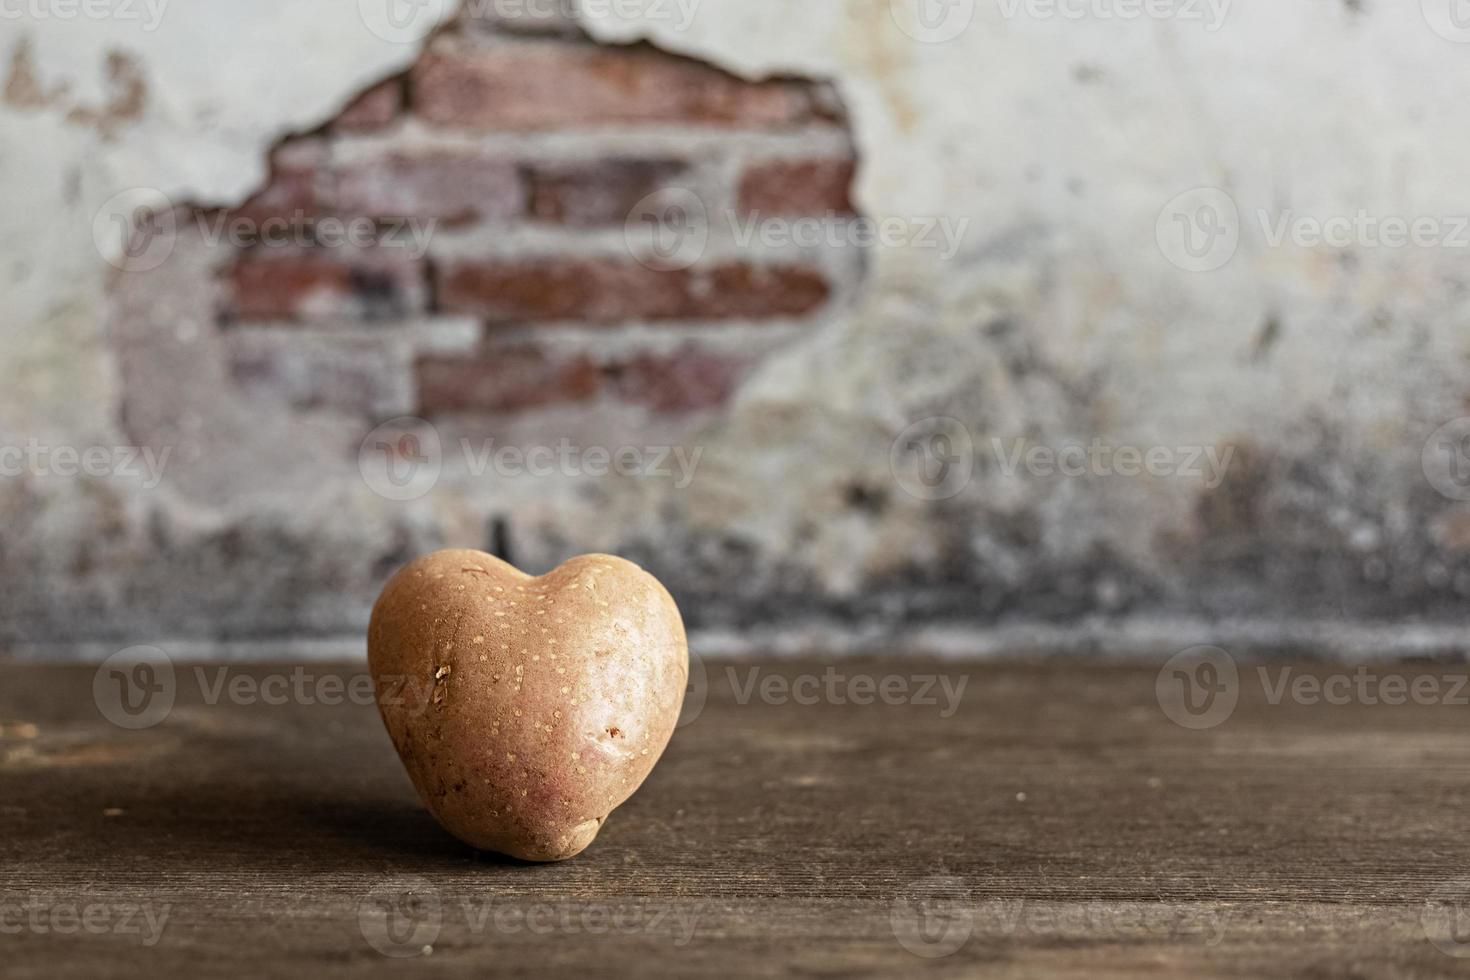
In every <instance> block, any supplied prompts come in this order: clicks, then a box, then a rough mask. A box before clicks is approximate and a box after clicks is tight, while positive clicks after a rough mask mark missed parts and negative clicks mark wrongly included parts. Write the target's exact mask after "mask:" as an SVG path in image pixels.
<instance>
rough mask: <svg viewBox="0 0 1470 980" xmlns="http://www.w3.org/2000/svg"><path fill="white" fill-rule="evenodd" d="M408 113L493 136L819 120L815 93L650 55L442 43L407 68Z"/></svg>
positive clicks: (541, 44) (647, 51) (645, 50)
mask: <svg viewBox="0 0 1470 980" xmlns="http://www.w3.org/2000/svg"><path fill="white" fill-rule="evenodd" d="M411 79H412V93H413V94H412V97H413V101H414V108H415V111H417V112H418V114H419V115H421V116H422V117H423V118H424V119H427V120H429V121H430V122H434V123H440V124H446V125H453V126H481V127H489V128H493V129H518V130H538V129H555V128H558V127H568V126H612V125H628V124H636V123H692V124H705V125H715V126H746V127H760V128H782V127H790V126H794V125H800V124H803V123H807V122H811V121H813V120H816V119H821V118H826V117H827V115H828V110H827V108H826V107H825V105H824V104H823V100H822V99H821V98H820V97H819V96H818V94H817V93H816V91H815V87H814V86H812V85H810V84H807V83H802V82H793V81H769V82H754V83H753V82H746V81H743V80H741V79H739V78H736V77H735V76H733V75H730V74H728V73H726V72H723V71H720V70H719V69H717V68H712V67H710V66H708V65H704V64H700V63H699V62H696V61H692V60H689V59H686V58H679V57H675V56H673V55H668V54H664V53H663V52H660V51H657V50H656V49H654V48H650V47H632V48H607V47H601V46H598V45H594V44H570V43H561V42H556V41H526V42H522V43H511V44H489V45H486V44H477V43H474V42H472V41H469V40H467V39H465V38H456V37H448V36H446V37H442V38H440V39H438V40H437V41H436V42H435V43H434V44H433V45H432V46H431V47H430V49H429V51H428V52H427V53H425V55H424V56H423V57H422V58H421V59H420V60H419V62H418V63H417V64H416V65H415V66H414V68H413V73H412V75H411Z"/></svg>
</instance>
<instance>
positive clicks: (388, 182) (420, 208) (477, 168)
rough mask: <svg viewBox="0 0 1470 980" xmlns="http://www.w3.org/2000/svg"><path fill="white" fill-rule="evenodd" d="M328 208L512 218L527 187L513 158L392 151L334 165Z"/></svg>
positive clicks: (454, 218)
mask: <svg viewBox="0 0 1470 980" xmlns="http://www.w3.org/2000/svg"><path fill="white" fill-rule="evenodd" d="M335 177H336V180H335V189H334V191H333V193H332V195H331V201H332V205H333V209H334V210H335V211H337V212H338V213H341V214H346V215H367V216H371V217H374V218H397V217H414V218H418V219H421V220H424V221H427V220H429V219H431V218H432V219H435V220H437V221H440V222H443V223H445V224H457V223H462V222H466V221H474V220H480V219H485V218H491V219H503V218H510V217H516V216H518V215H520V214H521V213H522V212H523V211H524V210H525V200H526V191H525V187H524V185H523V183H522V181H521V177H520V174H519V172H518V171H517V168H516V166H515V165H514V164H513V163H510V162H508V161H506V160H499V159H494V158H490V157H486V156H483V155H481V154H477V153H474V152H469V151H466V152H448V151H438V152H421V153H412V154H410V153H404V152H392V153H389V154H387V155H385V156H382V157H378V158H373V159H361V160H354V161H352V162H350V163H344V164H342V165H341V166H339V167H338V168H337V171H336V174H335Z"/></svg>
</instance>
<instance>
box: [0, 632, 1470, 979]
mask: <svg viewBox="0 0 1470 980" xmlns="http://www.w3.org/2000/svg"><path fill="white" fill-rule="evenodd" d="M203 669H204V675H203V677H202V679H201V678H200V677H199V676H197V675H196V674H195V672H194V669H193V668H185V667H182V666H181V667H179V668H178V670H177V679H178V690H179V697H178V702H177V704H176V705H175V706H174V708H173V710H172V711H171V713H170V714H169V715H168V717H167V718H166V719H165V720H164V721H163V722H162V723H161V724H159V725H157V726H155V727H152V728H147V729H142V730H138V731H127V730H123V729H121V728H118V727H115V726H113V725H111V724H109V723H108V722H107V721H105V720H104V719H103V718H102V717H101V716H100V715H99V712H98V710H97V708H96V706H95V704H94V700H93V693H92V680H93V671H92V670H90V669H82V668H74V667H67V668H59V667H57V668H47V667H21V666H10V667H4V668H0V720H3V721H4V722H5V725H4V728H3V729H0V753H3V754H0V828H3V836H0V930H3V934H0V964H3V965H0V973H3V975H5V976H7V977H38V978H41V977H44V978H55V977H100V976H114V975H116V976H122V975H144V974H146V975H153V976H173V975H178V976H190V977H193V976H209V975H229V976H300V975H303V974H305V975H310V976H314V977H318V978H326V977H338V976H341V977H347V976H363V975H367V974H369V973H372V972H376V971H378V970H383V971H384V972H386V971H387V970H389V969H393V970H402V969H405V968H406V969H408V970H411V971H412V972H414V973H415V975H430V974H441V973H442V974H456V975H458V974H465V975H471V974H472V975H475V976H486V975H500V974H509V975H515V974H526V975H532V974H534V975H537V976H548V975H549V976H597V977H608V976H624V975H626V976H638V977H646V976H656V975H669V976H678V977H699V976H708V977H729V976H744V975H754V976H775V975H779V974H786V973H797V974H808V975H816V974H820V975H859V976H883V977H889V976H900V975H906V974H909V973H914V974H917V973H919V972H920V971H923V972H924V973H926V974H927V975H935V976H971V975H976V974H979V973H984V974H986V975H997V976H1013V975H1014V976H1020V975H1035V974H1036V973H1046V974H1052V975H1062V976H1070V975H1075V976H1079V977H1084V976H1085V977H1098V976H1109V975H1116V976H1127V977H1132V976H1139V975H1160V976H1181V975H1193V976H1231V977H1258V976H1313V977H1318V976H1320V977H1327V976H1345V975H1362V976H1379V977H1411V976H1412V977H1423V976H1440V975H1462V974H1466V973H1470V959H1459V958H1455V957H1453V956H1451V955H1449V954H1448V953H1447V952H1445V951H1442V949H1441V948H1440V947H1439V946H1436V945H1435V944H1434V943H1432V942H1430V941H1429V938H1427V936H1426V928H1425V924H1424V922H1425V917H1426V915H1429V916H1430V918H1431V919H1433V916H1435V915H1440V914H1441V913H1444V914H1448V913H1450V912H1455V911H1457V907H1456V906H1455V905H1454V904H1453V903H1451V904H1449V905H1445V904H1443V903H1442V901H1441V900H1442V899H1443V898H1445V897H1446V896H1448V897H1449V898H1451V899H1455V900H1457V901H1458V902H1459V903H1460V904H1461V905H1463V906H1464V908H1465V909H1466V910H1467V912H1470V838H1467V835H1465V834H1464V833H1463V832H1462V826H1463V822H1464V815H1465V813H1466V806H1465V804H1466V801H1467V798H1470V789H1467V785H1470V740H1467V738H1466V719H1467V717H1470V707H1466V706H1464V705H1459V704H1436V705H1432V706H1422V705H1419V706H1397V707H1396V706H1388V705H1382V704H1363V703H1354V704H1350V705H1344V706H1335V705H1329V704H1317V705H1306V704H1301V703H1292V702H1291V700H1290V699H1289V698H1288V699H1287V701H1286V702H1284V703H1281V704H1278V705H1272V704H1270V703H1268V701H1267V700H1266V698H1265V697H1264V696H1263V693H1262V690H1261V685H1260V683H1259V680H1258V678H1257V677H1256V676H1255V674H1254V673H1253V672H1252V671H1251V670H1245V671H1243V674H1242V676H1243V678H1244V681H1245V683H1244V686H1243V690H1242V694H1241V702H1240V704H1239V706H1238V707H1237V709H1236V710H1235V712H1234V714H1233V715H1232V716H1231V717H1230V718H1229V719H1228V720H1227V721H1226V722H1224V723H1223V724H1221V725H1219V726H1218V727H1216V728H1212V729H1208V730H1203V731H1191V730H1186V729H1184V728H1181V727H1179V726H1176V725H1175V724H1173V723H1172V722H1170V721H1169V720H1168V719H1167V718H1166V717H1165V716H1164V714H1163V712H1162V711H1161V710H1160V708H1159V706H1158V704H1157V701H1156V695H1155V687H1154V682H1155V676H1156V672H1155V671H1154V670H1152V669H1147V668H1137V667H1116V666H1114V667H1102V666H1076V665H1066V664H1053V665H1013V666H1007V665H965V666H961V665H953V664H951V665H947V666H938V665H934V664H926V663H922V662H918V663H916V662H913V661H909V660H889V661H842V662H840V663H839V664H837V667H836V669H837V670H838V671H839V672H840V673H841V674H843V675H845V676H848V677H851V676H854V675H858V674H864V675H869V676H873V677H875V678H881V677H883V676H885V675H890V674H892V675H901V676H903V677H906V678H907V677H914V676H916V675H924V674H929V673H935V672H943V673H945V674H947V675H948V676H949V678H950V679H951V684H952V685H953V684H955V683H957V682H958V678H959V677H960V676H961V675H966V676H967V677H968V682H967V684H966V686H965V687H964V689H963V695H962V697H961V699H960V703H959V706H958V709H957V710H956V711H954V713H953V714H952V715H950V716H949V717H942V713H943V705H944V701H945V698H944V695H943V693H942V690H941V689H939V688H938V687H936V688H935V690H934V692H932V693H934V694H935V695H936V696H937V700H938V701H939V703H938V704H935V705H922V704H912V703H910V704H904V705H900V706H894V705H887V704H882V703H875V704H869V705H858V704H852V703H845V704H833V703H828V700H827V699H826V698H825V697H823V696H820V692H819V698H818V703H816V704H798V703H794V702H791V701H789V700H788V701H787V703H782V704H771V703H765V701H763V700H762V697H761V693H760V684H761V683H762V680H763V678H765V677H767V676H770V675H773V674H774V675H779V676H781V677H784V678H787V679H788V680H789V679H794V678H796V677H798V676H800V675H803V674H808V675H815V676H816V677H817V678H818V680H819V681H820V680H821V678H822V674H823V671H824V670H825V669H826V665H825V664H820V663H815V662H799V663H793V662H780V663H776V664H765V665H762V666H760V667H758V668H757V667H752V666H749V665H743V664H730V665H726V664H712V665H710V666H709V668H708V676H709V697H708V703H707V704H706V706H705V708H704V710H703V712H702V714H700V716H699V717H698V718H697V719H695V720H694V721H692V722H691V723H690V724H688V725H686V726H685V727H683V728H681V729H680V731H679V733H678V734H677V735H676V736H675V739H674V742H673V744H672V746H671V747H670V749H669V751H668V754H667V755H666V757H665V758H664V760H663V762H662V763H661V764H660V766H659V767H658V768H657V769H656V770H655V772H654V774H653V776H652V777H651V779H650V780H649V782H648V783H647V784H646V785H645V787H644V788H643V789H642V790H641V791H640V792H639V793H638V794H637V795H636V796H634V798H633V799H632V800H630V801H629V802H628V803H627V804H626V805H625V806H624V807H622V808H621V809H619V810H618V811H616V812H615V813H614V814H613V816H612V817H611V819H610V820H609V822H608V825H607V826H606V827H605V828H604V830H603V831H602V833H601V835H600V836H599V837H598V839H597V841H596V842H595V843H594V844H593V846H592V847H591V848H590V849H589V850H588V851H587V852H586V853H585V854H583V855H581V856H580V857H578V858H576V859H574V860H572V861H569V862H566V863H563V864H558V865H524V864H517V863H513V862H509V861H506V860H502V859H497V858H494V857H489V856H477V855H474V854H472V853H470V852H468V851H467V850H466V849H465V848H464V847H463V846H461V845H459V844H458V843H456V842H455V841H454V840H453V839H451V838H449V837H448V836H447V835H445V834H444V833H443V832H442V831H440V830H439V828H438V827H437V826H436V825H435V824H434V823H433V821H432V820H431V819H430V818H429V816H428V815H427V814H426V813H425V811H424V810H423V808H422V807H421V806H419V804H418V803H417V801H416V800H415V798H414V796H413V791H412V789H411V787H410V786H409V783H408V780H407V778H406V777H405V776H404V774H403V770H402V768H401V767H400V766H399V764H398V761H397V759H396V758H395V757H394V754H393V750H392V748H391V746H390V745H389V743H388V740H387V737H386V736H385V734H384V732H383V730H382V727H381V725H380V724H379V721H378V719H377V716H376V712H375V710H374V708H373V707H372V706H371V705H368V704H353V703H346V704H340V705H332V706H329V705H323V704H302V703H297V702H299V700H300V699H299V698H297V697H294V696H291V697H288V700H289V701H291V702H292V703H288V704H284V705H270V704H260V703H257V704H237V703H231V698H230V696H229V694H228V693H224V694H223V695H222V697H221V699H220V701H219V702H218V703H216V704H213V705H211V704H208V703H206V702H205V699H204V694H205V693H208V692H209V690H210V688H211V686H212V685H213V684H214V683H215V681H216V680H217V679H218V675H217V673H216V672H217V671H218V670H220V669H221V668H219V667H207V668H203ZM292 670H293V668H282V669H281V670H279V671H273V670H272V668H269V667H251V668H233V667H232V668H228V671H227V675H226V676H227V677H235V676H245V677H250V678H255V679H257V680H258V679H261V678H263V677H265V676H267V675H269V674H271V673H285V674H286V675H287V678H288V679H289V678H290V677H291V676H292V674H291V672H292ZM301 670H304V671H305V672H306V676H307V677H312V678H319V677H321V676H323V675H327V674H330V675H333V676H338V677H342V676H346V675H349V674H351V673H353V671H354V668H337V669H333V668H316V667H310V668H301ZM1303 670H1306V671H1307V672H1309V673H1312V674H1317V675H1321V674H1324V673H1328V672H1331V671H1332V668H1326V667H1321V666H1318V667H1310V668H1297V672H1298V673H1300V672H1302V671H1303ZM1385 670H1386V671H1388V672H1394V673H1399V674H1404V675H1407V676H1416V675H1419V674H1433V675H1434V676H1439V677H1453V676H1454V675H1456V673H1457V671H1458V673H1464V671H1465V668H1450V667H1443V666H1430V665H1417V666H1415V665H1398V666H1395V667H1392V668H1386V669H1385ZM752 671H755V673H754V675H752V673H751V672H752ZM752 676H754V679H755V683H756V687H755V688H754V690H753V693H752V697H751V698H750V699H749V700H748V701H747V702H746V703H743V704H742V703H739V700H738V699H737V697H736V693H737V691H738V690H740V689H741V688H743V687H744V686H745V685H746V684H747V682H748V681H750V680H751V678H752ZM1273 676H1275V675H1273ZM201 687H203V689H204V690H203V692H202V691H201ZM305 689H306V690H307V691H308V692H312V691H319V689H318V688H316V687H315V686H314V684H311V683H308V684H307V686H306V688H305ZM914 689H915V687H914V686H911V687H910V691H913V690H914ZM951 690H953V686H952V687H951ZM803 691H804V693H809V692H810V689H803ZM1461 693H1462V695H1464V694H1470V691H1467V692H1461ZM1446 696H1448V695H1447V694H1446ZM1457 880H1459V882H1460V884H1456V882H1457ZM1461 884H1463V886H1464V887H1461ZM926 901H927V905H925V904H924V903H925V902H926ZM384 903H389V905H393V904H394V903H396V906H397V907H399V908H402V909H404V910H405V914H404V915H402V916H399V917H398V918H396V919H392V920H391V921H390V919H389V918H388V917H387V916H386V913H385V911H384V909H385V908H386V907H387V906H385V905H384ZM88 906H96V907H98V908H101V909H102V911H97V909H96V908H94V909H92V910H91V912H90V914H91V916H92V918H91V921H90V926H84V925H83V924H82V923H80V922H78V921H76V920H75V918H73V917H72V916H71V915H69V914H68V912H67V910H68V909H72V910H75V913H76V915H78V916H80V915H83V914H87V913H88ZM134 906H137V907H141V909H142V911H143V912H144V913H150V914H151V915H152V916H153V923H154V924H155V925H161V927H162V928H161V932H160V933H158V934H157V935H156V936H154V935H153V932H154V928H153V926H151V925H150V922H149V920H148V918H147V916H146V915H145V914H135V915H134V916H133V917H132V918H131V919H130V920H129V921H128V923H127V925H128V926H129V927H136V928H137V930H138V931H137V932H132V931H128V930H126V929H124V928H122V926H123V923H122V916H123V915H124V914H126V912H127V909H128V908H130V907H134ZM923 908H928V909H929V912H928V913H926V914H927V918H924V917H921V911H922V909H923ZM104 913H105V914H106V916H107V921H106V923H105V924H104V923H103V915H104ZM53 914H56V915H60V919H59V920H55V921H53V919H52V918H51V916H52V915H53ZM165 915H166V920H163V917H164V916H165ZM415 916H417V918H415ZM160 920H162V921H160ZM1466 920H1467V922H1470V915H1467V916H1466ZM1438 922H1440V920H1439V919H1434V920H1433V921H1432V922H1431V928H1430V930H1429V931H1431V932H1433V931H1434V930H1435V929H1437V928H1438V926H1437V925H1435V923H1438ZM57 924H59V925H60V926H61V927H62V928H63V929H66V928H67V927H71V930H72V931H67V932H66V933H65V934H61V935H58V934H57V932H56V930H55V929H54V928H53V927H54V926H55V925H57ZM921 924H922V925H927V927H928V931H927V933H923V934H920V933H918V932H915V931H914V927H915V926H917V925H921ZM390 925H397V926H399V927H401V929H400V930H399V931H389V928H388V927H389V926H390ZM415 925H417V926H418V927H419V930H420V931H419V932H417V933H415V931H414V927H415ZM946 929H949V930H950V931H949V932H948V933H946ZM966 929H968V934H966V931H965V930H966ZM901 936H902V937H904V938H907V939H908V940H909V945H912V946H915V947H916V948H918V949H920V950H925V951H929V952H935V951H940V950H941V949H943V948H945V946H944V943H943V940H944V938H945V937H946V936H948V937H949V938H950V939H951V943H950V945H957V948H955V949H954V951H953V952H952V953H950V954H949V955H946V956H941V957H936V958H925V957H922V956H919V955H916V954H915V953H914V952H911V951H910V950H909V949H908V948H906V947H905V945H904V944H903V943H902V942H901V941H900V937H901ZM926 936H927V937H928V938H927V939H926V938H925V937H926ZM154 938H156V940H157V941H156V942H155V943H153V944H151V945H150V944H149V943H148V940H150V939H154ZM1466 938H1467V939H1470V935H1467V936H1466ZM960 939H963V940H964V941H963V942H958V943H956V942H955V940H960ZM373 940H376V941H377V943H378V945H380V946H384V947H386V948H388V949H390V950H391V951H394V952H407V953H412V954H416V955H415V958H413V959H411V960H407V961H399V960H396V959H394V958H390V957H387V956H384V955H383V954H382V953H380V952H379V951H378V950H377V949H375V947H374V945H373ZM399 940H402V941H403V942H402V944H401V945H399V944H398V941H399ZM421 940H422V941H421ZM930 940H938V941H939V942H937V943H933V942H930ZM1440 945H1441V946H1444V945H1448V944H1446V943H1443V942H1442V943H1441V944H1440ZM426 947H428V949H426ZM1450 948H1451V950H1452V951H1454V948H1453V947H1450Z"/></svg>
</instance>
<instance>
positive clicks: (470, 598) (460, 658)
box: [368, 550, 689, 861]
mask: <svg viewBox="0 0 1470 980" xmlns="http://www.w3.org/2000/svg"><path fill="white" fill-rule="evenodd" d="M368 662H369V665H370V667H371V670H372V674H373V678H374V681H375V683H376V686H377V690H378V692H379V697H378V707H379V710H380V711H381V713H382V716H383V724H384V725H386V726H387V728H388V734H389V736H390V737H391V738H392V739H393V745H394V746H395V747H396V748H397V749H398V755H399V757H400V758H401V759H402V760H403V764H404V766H405V767H406V768H407V769H408V774H409V776H410V778H412V779H413V784H414V786H415V787H416V788H417V789H418V792H419V796H420V797H422V798H423V800H424V803H425V804H427V805H428V807H429V810H430V811H431V812H432V813H433V814H434V816H435V818H437V819H438V821H439V822H440V823H441V824H443V825H444V827H445V829H447V830H448V831H449V832H450V833H452V834H454V835H455V836H456V837H458V838H459V839H460V840H462V841H464V842H465V843H467V844H469V845H471V846H472V847H476V848H480V849H481V850H486V851H498V852H500V853H502V854H509V855H512V856H514V857H518V858H523V859H525V860H528V861H560V860H562V859H564V858H569V857H571V856H573V855H574V854H577V853H579V852H580V851H581V850H582V849H583V848H585V847H586V846H587V845H588V844H590V843H591V842H592V839H593V838H594V837H595V836H597V831H598V830H599V829H600V828H601V826H602V823H603V821H604V820H606V819H607V815H608V814H609V813H610V812H611V811H612V810H613V809H614V808H615V807H617V806H618V805H619V804H621V803H622V802H623V801H624V800H626V799H627V798H628V797H629V796H630V795H632V793H633V791H634V790H636V789H637V788H638V787H639V785H640V784H642V782H643V780H644V779H645V778H646V777H647V776H648V773H649V771H650V770H652V769H653V765H654V763H655V762H657V761H658V758H659V756H660V755H661V754H662V753H663V750H664V746H665V745H667V744H668V741H669V737H670V736H671V735H672V734H673V731H674V726H675V723H676V722H677V721H678V718H679V707H680V705H681V704H682V702H683V699H684V687H685V683H686V679H687V676H688V672H689V650H688V647H687V645H686V641H685V638H684V624H683V621H682V620H681V619H680V618H679V610H678V609H677V608H676V607H675V605H674V600H673V599H672V598H670V596H669V594H668V592H667V591H665V589H664V587H663V586H662V585H660V584H659V582H658V580H657V579H655V578H654V577H653V576H652V575H649V574H648V573H647V572H645V571H644V570H643V569H641V568H639V567H638V566H637V565H634V564H633V563H632V562H628V561H624V560H623V559H621V558H615V557H612V556H610V555H582V556H580V557H577V558H573V559H570V560H569V561H566V562H564V563H563V564H561V565H560V566H558V567H557V568H555V569H554V570H552V571H551V572H548V573H547V574H545V575H542V576H541V577H539V578H535V577H532V576H530V575H526V574H525V573H524V572H521V571H519V570H518V569H516V568H514V567H512V566H511V565H508V564H506V563H505V562H503V561H501V560H500V559H498V558H495V557H493V556H491V555H488V554H485V553H484V552H481V551H470V550H448V551H437V552H434V553H433V554H430V555H425V556H424V557H422V558H419V559H417V560H415V561H413V562H411V563H410V564H408V565H406V566H405V567H404V568H402V569H400V570H399V571H398V572H397V574H395V575H394V576H393V578H392V579H391V580H390V581H389V582H388V584H387V585H386V586H385V587H384V588H383V593H382V595H380V596H379V597H378V601H377V603H376V605H374V607H373V615H372V621H371V623H370V624H369V626H368Z"/></svg>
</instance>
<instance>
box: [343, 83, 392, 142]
mask: <svg viewBox="0 0 1470 980" xmlns="http://www.w3.org/2000/svg"><path fill="white" fill-rule="evenodd" d="M402 109H403V83H402V82H400V81H399V80H398V79H396V78H392V79H389V80H388V81H386V82H383V83H381V84H379V85H374V86H373V87H372V88H370V89H368V90H367V91H366V92H364V93H362V94H361V95H359V96H358V97H357V98H356V99H354V100H353V101H352V103H351V104H349V105H348V106H347V108H345V109H343V110H342V112H341V113H340V114H339V115H338V116H337V118H336V119H334V120H332V128H333V129H335V130H338V131H341V132H363V131H368V130H374V129H382V128H383V127H385V126H387V125H388V124H389V123H391V122H393V121H394V120H395V119H397V118H398V114H399V113H400V112H401V111H402Z"/></svg>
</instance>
